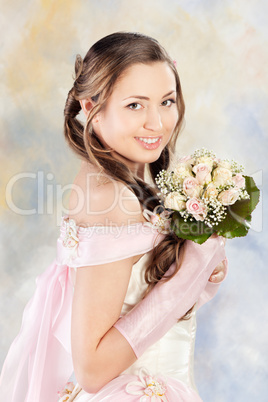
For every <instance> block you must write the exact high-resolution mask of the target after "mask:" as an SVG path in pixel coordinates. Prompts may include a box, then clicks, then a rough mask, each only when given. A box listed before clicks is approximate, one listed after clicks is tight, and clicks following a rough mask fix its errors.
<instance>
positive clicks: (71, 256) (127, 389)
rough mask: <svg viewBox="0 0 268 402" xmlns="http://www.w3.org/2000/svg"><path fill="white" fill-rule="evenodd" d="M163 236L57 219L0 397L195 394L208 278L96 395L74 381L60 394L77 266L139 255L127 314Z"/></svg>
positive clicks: (47, 401)
mask: <svg viewBox="0 0 268 402" xmlns="http://www.w3.org/2000/svg"><path fill="white" fill-rule="evenodd" d="M162 236H163V235H161V234H159V233H158V232H157V231H156V230H155V229H153V228H151V227H148V226H146V224H142V223H139V224H134V225H129V226H122V227H97V226H96V227H89V228H86V229H85V228H82V227H76V226H75V223H74V221H72V220H69V219H68V218H63V220H62V225H61V235H60V237H59V239H58V252H57V258H56V259H55V261H54V262H53V263H52V264H51V265H50V266H49V267H48V268H47V269H46V271H45V272H44V273H43V274H42V275H40V276H39V277H38V278H37V288H36V291H35V294H34V296H33V298H32V299H31V300H30V301H29V303H28V304H27V306H26V308H25V310H24V314H23V322H22V327H21V330H20V333H19V334H18V336H17V337H16V339H15V340H14V341H13V343H12V345H11V347H10V350H9V352H8V355H7V358H6V360H5V363H4V366H3V369H2V373H1V379H0V402H57V401H59V400H60V401H61V402H63V401H64V402H65V401H66V402H67V401H69V402H71V401H73V400H74V401H76V402H86V401H100V402H101V401H109V402H119V401H141V402H146V401H148V402H149V401H152V402H153V401H164V402H165V401H166V402H168V401H169V402H179V401H184V402H198V401H201V399H200V397H199V396H198V393H197V391H196V387H195V384H194V376H193V356H194V342H195V332H196V309H197V307H200V305H202V304H203V303H205V302H206V301H208V300H209V299H211V298H212V297H213V296H214V295H215V293H216V292H217V289H218V286H219V285H218V284H213V283H210V282H208V284H207V286H206V288H205V289H203V291H202V292H201V294H200V298H199V300H198V303H197V305H196V306H197V307H196V308H195V310H194V312H193V314H192V316H191V318H190V319H189V320H184V321H180V322H179V323H177V324H176V325H174V326H173V327H172V328H171V329H170V330H169V331H168V332H167V333H166V334H165V336H164V337H162V338H161V339H160V340H159V341H158V342H156V343H155V344H154V345H152V346H151V347H149V348H148V349H147V350H146V352H145V353H144V354H143V355H142V356H141V357H140V358H139V359H138V360H137V361H136V362H135V363H134V364H133V365H132V366H130V367H129V368H128V369H127V370H125V371H124V372H123V373H122V374H121V375H120V376H119V377H117V378H115V379H114V380H112V381H110V382H109V383H108V384H107V385H106V386H104V387H103V388H102V389H101V390H100V391H99V392H98V393H97V394H88V393H86V392H85V391H83V390H82V389H81V388H80V386H79V384H74V386H75V389H74V391H73V392H72V388H71V389H70V391H69V392H68V391H66V394H64V396H63V394H62V396H61V397H60V399H59V394H58V391H61V390H62V389H64V387H65V385H66V383H67V382H68V381H69V379H70V377H71V376H72V375H73V364H72V356H71V340H70V333H71V309H72V297H73V287H74V283H75V275H76V270H77V269H79V267H84V266H90V265H92V266H95V265H98V264H103V263H109V262H113V261H117V260H121V259H125V258H127V257H130V256H134V255H140V254H143V257H141V259H140V260H139V261H138V262H137V263H136V264H134V266H133V269H132V274H131V278H130V282H129V286H128V291H127V294H126V298H125V301H124V305H123V308H122V315H123V314H126V313H127V312H128V311H129V310H130V309H131V308H132V307H133V306H134V305H135V304H136V303H138V302H139V300H140V299H141V298H142V295H143V293H144V291H145V289H146V283H145V281H144V269H145V267H146V261H147V258H148V257H149V253H150V251H151V250H152V249H153V247H154V244H155V241H156V242H157V241H159V240H161V237H162Z"/></svg>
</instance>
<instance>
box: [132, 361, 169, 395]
mask: <svg viewBox="0 0 268 402" xmlns="http://www.w3.org/2000/svg"><path fill="white" fill-rule="evenodd" d="M139 378H140V381H131V382H129V383H128V384H127V386H126V392H127V393H128V394H130V395H137V396H138V395H140V396H141V397H140V402H168V399H167V397H166V395H165V393H166V391H167V387H166V384H165V383H164V382H162V381H160V380H158V379H157V378H155V377H153V376H151V375H150V374H149V372H148V371H147V370H146V369H144V368H141V369H140V371H139Z"/></svg>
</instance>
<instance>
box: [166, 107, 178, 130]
mask: <svg viewBox="0 0 268 402" xmlns="http://www.w3.org/2000/svg"><path fill="white" fill-rule="evenodd" d="M178 118H179V114H178V112H177V110H174V111H173V112H172V113H168V115H167V116H165V126H166V129H167V131H169V132H172V131H173V130H174V128H175V127H176V124H177V121H178Z"/></svg>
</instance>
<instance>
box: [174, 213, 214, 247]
mask: <svg viewBox="0 0 268 402" xmlns="http://www.w3.org/2000/svg"><path fill="white" fill-rule="evenodd" d="M171 229H172V230H173V231H174V232H175V234H176V235H177V236H178V237H180V238H181V239H186V240H192V241H194V242H195V243H198V244H202V243H204V242H205V241H206V240H207V239H208V238H209V237H210V236H211V235H212V233H213V232H214V230H213V229H211V228H209V227H208V226H207V225H205V224H204V222H202V221H195V220H194V221H192V222H184V219H183V218H182V217H181V215H180V213H179V212H174V213H173V215H172V221H171Z"/></svg>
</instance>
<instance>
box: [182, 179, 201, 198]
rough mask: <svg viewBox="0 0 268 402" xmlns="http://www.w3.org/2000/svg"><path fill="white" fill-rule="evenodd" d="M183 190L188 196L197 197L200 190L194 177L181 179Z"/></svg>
mask: <svg viewBox="0 0 268 402" xmlns="http://www.w3.org/2000/svg"><path fill="white" fill-rule="evenodd" d="M183 191H184V194H185V195H188V197H198V196H199V195H200V191H201V187H200V185H199V182H198V180H197V179H196V178H194V177H186V179H184V181H183Z"/></svg>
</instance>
